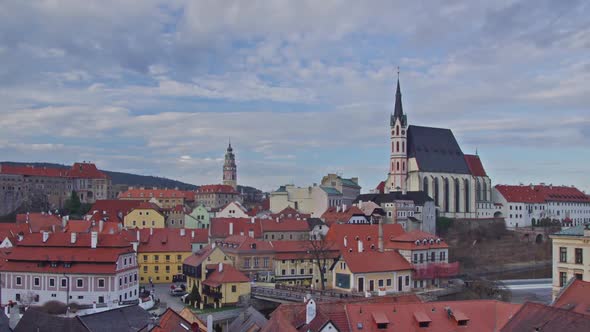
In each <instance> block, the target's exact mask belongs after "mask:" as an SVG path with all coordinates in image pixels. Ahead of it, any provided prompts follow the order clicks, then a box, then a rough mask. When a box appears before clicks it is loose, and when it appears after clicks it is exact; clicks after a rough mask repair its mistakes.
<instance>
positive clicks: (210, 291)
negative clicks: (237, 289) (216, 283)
mask: <svg viewBox="0 0 590 332" xmlns="http://www.w3.org/2000/svg"><path fill="white" fill-rule="evenodd" d="M203 295H205V296H207V297H210V298H212V299H216V300H219V299H221V298H222V297H223V294H222V293H221V292H219V291H217V290H215V289H214V288H210V287H205V288H203Z"/></svg>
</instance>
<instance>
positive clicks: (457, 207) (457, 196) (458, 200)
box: [455, 179, 461, 212]
mask: <svg viewBox="0 0 590 332" xmlns="http://www.w3.org/2000/svg"><path fill="white" fill-rule="evenodd" d="M460 206H461V186H460V185H459V179H455V212H459V210H460Z"/></svg>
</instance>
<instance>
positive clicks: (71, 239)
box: [70, 232, 76, 244]
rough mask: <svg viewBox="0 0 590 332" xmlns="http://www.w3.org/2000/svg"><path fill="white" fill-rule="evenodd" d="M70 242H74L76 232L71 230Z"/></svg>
mask: <svg viewBox="0 0 590 332" xmlns="http://www.w3.org/2000/svg"><path fill="white" fill-rule="evenodd" d="M70 243H71V244H74V243H76V232H72V233H71V234H70Z"/></svg>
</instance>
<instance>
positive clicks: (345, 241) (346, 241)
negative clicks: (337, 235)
mask: <svg viewBox="0 0 590 332" xmlns="http://www.w3.org/2000/svg"><path fill="white" fill-rule="evenodd" d="M346 247H348V238H347V236H346V235H344V248H346Z"/></svg>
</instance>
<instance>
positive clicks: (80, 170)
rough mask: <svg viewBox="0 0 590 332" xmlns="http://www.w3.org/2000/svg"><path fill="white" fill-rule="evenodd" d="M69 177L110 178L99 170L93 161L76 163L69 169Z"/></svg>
mask: <svg viewBox="0 0 590 332" xmlns="http://www.w3.org/2000/svg"><path fill="white" fill-rule="evenodd" d="M67 176H68V177H71V178H83V179H108V176H107V175H106V174H105V173H103V172H101V171H99V170H98V168H96V165H95V164H91V163H74V165H72V168H70V169H69V170H68V173H67Z"/></svg>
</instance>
